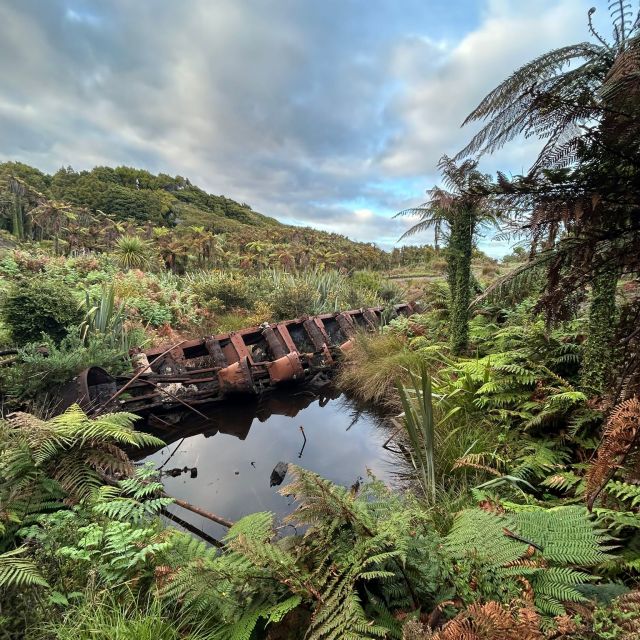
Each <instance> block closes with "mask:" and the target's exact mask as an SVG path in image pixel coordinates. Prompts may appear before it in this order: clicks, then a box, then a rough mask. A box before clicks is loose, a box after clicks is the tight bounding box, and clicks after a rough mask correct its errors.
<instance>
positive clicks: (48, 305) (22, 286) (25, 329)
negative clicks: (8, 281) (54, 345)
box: [1, 278, 81, 345]
mask: <svg viewBox="0 0 640 640" xmlns="http://www.w3.org/2000/svg"><path fill="white" fill-rule="evenodd" d="M1 311H2V319H3V321H4V322H5V323H6V324H7V326H8V327H9V329H10V330H11V335H12V337H13V339H14V340H15V342H16V343H18V344H21V345H23V344H26V343H28V342H36V341H38V340H41V339H42V334H45V335H46V336H48V337H49V338H51V339H52V340H53V341H54V342H60V341H61V340H62V339H63V338H64V337H65V336H66V335H67V333H68V331H69V327H70V326H72V325H75V324H78V323H79V322H80V319H81V314H80V310H79V305H78V302H77V301H76V299H75V298H74V296H73V295H72V294H71V292H70V291H69V289H68V288H67V287H66V286H65V285H64V284H63V283H62V282H59V281H56V280H53V279H45V278H33V279H28V280H23V281H21V282H19V283H16V284H15V285H14V286H13V287H12V289H11V290H10V291H9V293H8V295H7V296H6V298H5V300H4V302H3V305H2V309H1Z"/></svg>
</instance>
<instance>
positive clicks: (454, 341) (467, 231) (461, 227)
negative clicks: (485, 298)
mask: <svg viewBox="0 0 640 640" xmlns="http://www.w3.org/2000/svg"><path fill="white" fill-rule="evenodd" d="M473 231H474V214H473V211H472V210H470V209H465V210H462V211H460V212H459V213H458V214H457V215H456V216H455V220H454V223H453V225H452V227H451V237H450V243H449V254H450V256H451V258H450V259H451V261H452V262H453V263H455V267H454V270H453V274H451V272H450V275H449V285H450V286H451V287H452V289H451V299H452V303H451V350H452V352H453V353H454V354H460V353H463V352H464V351H465V350H466V348H467V343H468V341H469V302H470V297H471V296H470V282H471V255H472V252H473Z"/></svg>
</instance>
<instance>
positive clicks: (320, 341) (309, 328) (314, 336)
mask: <svg viewBox="0 0 640 640" xmlns="http://www.w3.org/2000/svg"><path fill="white" fill-rule="evenodd" d="M302 326H303V327H304V330H305V331H306V332H307V335H308V336H309V339H310V340H311V342H312V343H313V346H314V347H315V350H316V351H322V348H323V347H324V346H325V345H326V343H327V341H326V340H325V337H324V336H323V335H322V332H321V331H320V329H319V328H318V325H317V324H316V323H315V322H314V321H313V319H311V318H309V319H308V320H305V321H304V322H303V323H302Z"/></svg>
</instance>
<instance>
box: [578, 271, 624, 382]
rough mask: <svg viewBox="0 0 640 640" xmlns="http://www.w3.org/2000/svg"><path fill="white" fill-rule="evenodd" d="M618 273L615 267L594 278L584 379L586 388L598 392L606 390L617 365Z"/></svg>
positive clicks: (582, 373)
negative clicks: (614, 353) (615, 352)
mask: <svg viewBox="0 0 640 640" xmlns="http://www.w3.org/2000/svg"><path fill="white" fill-rule="evenodd" d="M618 275H619V274H618V271H617V270H616V269H612V270H610V271H607V272H605V273H603V274H600V275H599V276H598V277H597V278H595V279H594V281H593V288H592V294H591V305H590V307H589V325H588V332H587V342H586V345H585V350H584V360H583V363H582V372H581V383H582V385H583V386H584V387H585V388H586V389H589V390H594V391H595V392H596V393H601V392H602V391H604V389H605V385H606V384H607V382H609V381H610V377H611V373H612V371H613V368H614V362H613V339H614V336H615V327H616V315H617V312H616V286H617V284H618Z"/></svg>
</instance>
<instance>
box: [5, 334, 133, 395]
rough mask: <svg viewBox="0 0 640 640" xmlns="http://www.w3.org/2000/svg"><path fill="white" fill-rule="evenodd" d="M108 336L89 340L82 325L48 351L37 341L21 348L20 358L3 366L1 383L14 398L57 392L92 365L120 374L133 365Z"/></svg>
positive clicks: (50, 346)
mask: <svg viewBox="0 0 640 640" xmlns="http://www.w3.org/2000/svg"><path fill="white" fill-rule="evenodd" d="M108 341H109V338H108V337H107V336H93V337H92V338H91V340H90V341H89V343H88V344H86V343H85V342H84V341H83V340H82V338H81V336H80V329H79V328H78V327H74V328H73V329H72V331H71V333H70V334H69V335H68V336H67V337H65V338H64V339H63V340H62V341H61V343H60V344H59V345H56V344H53V343H50V344H47V345H46V347H47V350H46V353H43V351H42V350H41V349H39V348H38V347H39V345H38V344H37V343H31V344H28V345H26V346H25V347H24V348H23V349H20V352H19V354H18V361H17V362H16V363H15V364H14V365H13V366H11V367H5V368H2V369H0V383H1V384H0V386H1V388H2V392H3V393H5V394H6V395H7V396H8V397H9V398H11V399H12V400H13V401H14V402H16V401H20V402H22V401H25V400H28V399H33V398H37V397H38V396H40V395H42V394H47V393H55V391H56V389H57V388H58V387H59V386H61V385H63V384H65V383H66V382H68V381H69V380H71V379H72V378H73V377H74V376H75V375H76V374H77V373H78V372H80V371H82V370H83V369H86V368H87V367H91V366H98V367H104V368H105V369H106V370H107V371H109V372H111V373H113V374H117V373H122V372H124V371H126V370H127V369H128V367H129V363H128V360H127V358H126V354H125V353H123V352H122V351H121V350H118V349H115V348H113V347H112V346H110V345H109V344H107V343H108Z"/></svg>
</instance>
